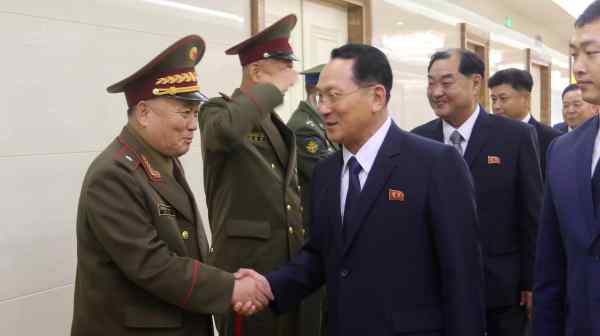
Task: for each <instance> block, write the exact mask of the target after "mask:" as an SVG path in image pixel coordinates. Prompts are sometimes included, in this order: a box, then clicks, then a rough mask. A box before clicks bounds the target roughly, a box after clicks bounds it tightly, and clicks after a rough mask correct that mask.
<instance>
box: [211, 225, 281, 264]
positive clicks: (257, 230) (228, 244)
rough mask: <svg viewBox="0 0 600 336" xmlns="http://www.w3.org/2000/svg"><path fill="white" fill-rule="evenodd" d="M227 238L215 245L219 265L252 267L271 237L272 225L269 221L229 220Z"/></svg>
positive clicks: (215, 256)
mask: <svg viewBox="0 0 600 336" xmlns="http://www.w3.org/2000/svg"><path fill="white" fill-rule="evenodd" d="M225 235H226V240H225V241H223V242H219V244H222V245H221V246H218V245H217V246H214V250H215V255H214V259H215V261H216V262H217V265H220V264H224V265H231V266H234V269H235V270H237V268H240V267H250V268H252V267H253V266H254V264H255V262H256V260H257V258H258V257H259V256H260V255H261V250H262V249H263V247H264V246H266V245H267V242H268V241H269V239H271V225H270V223H269V222H267V221H258V220H255V221H252V220H229V221H227V222H226V223H225Z"/></svg>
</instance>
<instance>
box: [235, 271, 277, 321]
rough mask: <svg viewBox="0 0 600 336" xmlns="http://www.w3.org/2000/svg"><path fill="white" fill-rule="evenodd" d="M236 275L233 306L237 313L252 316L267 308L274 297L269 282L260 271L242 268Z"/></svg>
mask: <svg viewBox="0 0 600 336" xmlns="http://www.w3.org/2000/svg"><path fill="white" fill-rule="evenodd" d="M234 276H235V284H234V286H233V295H232V297H231V307H232V308H233V310H234V311H235V312H236V313H238V314H240V315H244V316H250V315H252V314H254V313H257V312H259V311H261V310H263V309H265V308H266V307H267V306H268V305H269V302H270V301H271V300H273V299H274V297H273V293H272V292H271V286H270V285H269V282H268V281H267V279H266V278H265V277H264V276H262V275H261V274H259V273H258V272H256V271H254V270H251V269H246V268H241V269H239V270H238V271H237V272H235V273H234Z"/></svg>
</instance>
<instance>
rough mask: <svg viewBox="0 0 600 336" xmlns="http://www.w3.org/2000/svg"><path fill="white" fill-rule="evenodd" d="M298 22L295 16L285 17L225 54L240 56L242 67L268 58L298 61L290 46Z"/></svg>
mask: <svg viewBox="0 0 600 336" xmlns="http://www.w3.org/2000/svg"><path fill="white" fill-rule="evenodd" d="M297 21H298V19H297V18H296V15H294V14H290V15H288V16H285V17H284V18H282V19H280V20H279V21H277V22H275V23H273V24H272V25H270V26H269V27H267V28H265V29H264V30H262V31H261V32H259V33H257V34H256V35H254V36H251V37H250V38H248V39H247V40H245V41H243V42H241V43H238V44H237V45H235V46H233V47H231V48H229V49H228V50H226V51H225V54H227V55H238V56H239V57H240V63H242V66H246V65H248V64H250V63H253V62H256V61H258V60H261V59H267V58H275V59H281V60H289V61H297V60H298V59H297V58H296V56H295V55H294V51H293V50H292V46H291V45H290V33H291V32H292V29H294V27H295V26H296V22H297Z"/></svg>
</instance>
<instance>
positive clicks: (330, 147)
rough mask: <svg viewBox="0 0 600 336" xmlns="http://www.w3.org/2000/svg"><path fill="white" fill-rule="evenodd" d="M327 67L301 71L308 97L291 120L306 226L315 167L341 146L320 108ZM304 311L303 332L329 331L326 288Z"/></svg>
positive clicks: (314, 334) (304, 334) (314, 335)
mask: <svg viewBox="0 0 600 336" xmlns="http://www.w3.org/2000/svg"><path fill="white" fill-rule="evenodd" d="M324 67H325V64H320V65H317V66H315V67H312V68H310V69H308V70H305V71H303V72H301V74H302V75H304V83H305V89H306V100H305V101H301V102H300V103H299V104H298V108H296V111H295V112H294V114H292V117H291V118H290V120H289V121H288V123H287V125H288V127H289V128H290V129H291V130H292V131H294V134H295V135H296V144H297V146H298V175H299V181H300V186H301V188H302V204H304V211H305V213H306V214H307V215H306V216H304V226H305V227H307V228H308V221H309V220H310V218H309V216H308V214H309V213H310V210H309V206H310V199H309V197H310V180H311V178H312V174H313V170H314V168H315V166H316V165H317V163H318V162H319V161H320V160H322V159H324V158H326V157H327V156H329V155H330V154H332V153H334V152H335V151H336V150H338V146H337V145H336V144H335V143H333V142H331V141H330V140H329V138H328V137H327V132H326V131H325V125H324V121H323V117H321V115H320V114H319V112H317V93H318V92H317V90H316V85H317V83H318V82H319V76H320V74H321V70H323V68H324ZM308 233H309V232H308ZM301 313H302V315H301V316H302V329H301V330H302V336H319V335H325V330H326V327H327V321H326V320H327V304H326V303H325V295H324V291H323V290H321V291H318V292H316V293H315V294H313V295H311V296H310V297H308V298H307V299H305V300H304V304H303V306H302V312H301Z"/></svg>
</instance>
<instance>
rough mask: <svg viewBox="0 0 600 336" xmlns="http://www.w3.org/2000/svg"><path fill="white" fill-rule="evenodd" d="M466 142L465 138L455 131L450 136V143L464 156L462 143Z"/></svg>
mask: <svg viewBox="0 0 600 336" xmlns="http://www.w3.org/2000/svg"><path fill="white" fill-rule="evenodd" d="M464 140H465V138H463V136H462V135H461V134H460V133H458V131H457V130H454V132H452V134H450V142H451V143H452V147H454V148H456V150H457V151H458V153H459V154H460V155H463V147H462V142H463V141H464Z"/></svg>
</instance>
